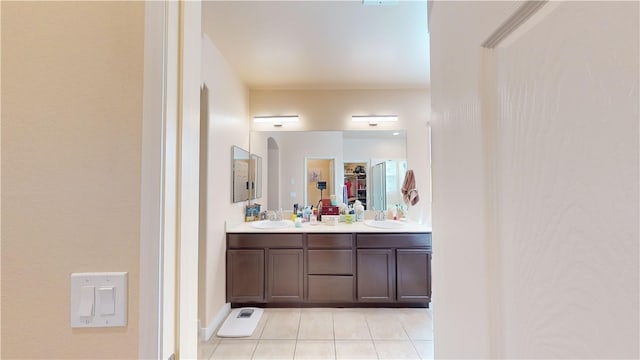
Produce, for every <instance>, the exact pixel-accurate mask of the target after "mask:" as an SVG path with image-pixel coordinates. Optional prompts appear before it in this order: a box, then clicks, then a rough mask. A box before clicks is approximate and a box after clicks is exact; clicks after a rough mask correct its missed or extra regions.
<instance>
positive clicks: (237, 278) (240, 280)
mask: <svg viewBox="0 0 640 360" xmlns="http://www.w3.org/2000/svg"><path fill="white" fill-rule="evenodd" d="M227 301H228V302H263V301H264V250H261V249H259V250H227Z"/></svg>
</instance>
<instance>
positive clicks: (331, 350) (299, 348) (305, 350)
mask: <svg viewBox="0 0 640 360" xmlns="http://www.w3.org/2000/svg"><path fill="white" fill-rule="evenodd" d="M335 358H336V349H335V344H334V343H333V340H298V342H297V344H296V353H295V356H294V359H295V360H299V359H317V360H325V359H335Z"/></svg>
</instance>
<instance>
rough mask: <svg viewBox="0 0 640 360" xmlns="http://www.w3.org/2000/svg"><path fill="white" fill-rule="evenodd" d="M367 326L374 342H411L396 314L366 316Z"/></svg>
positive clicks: (371, 314)
mask: <svg viewBox="0 0 640 360" xmlns="http://www.w3.org/2000/svg"><path fill="white" fill-rule="evenodd" d="M365 317H366V319H367V325H368V326H369V331H370V332H371V338H373V339H374V340H409V336H408V335H407V333H406V332H405V331H404V328H403V327H402V323H400V320H398V318H397V317H396V315H395V314H394V313H370V314H366V316H365Z"/></svg>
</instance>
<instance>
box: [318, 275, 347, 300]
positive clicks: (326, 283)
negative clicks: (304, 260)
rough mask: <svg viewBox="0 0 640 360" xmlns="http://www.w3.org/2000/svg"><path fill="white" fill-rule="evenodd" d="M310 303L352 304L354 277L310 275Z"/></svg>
mask: <svg viewBox="0 0 640 360" xmlns="http://www.w3.org/2000/svg"><path fill="white" fill-rule="evenodd" d="M308 283H309V295H308V299H307V300H308V301H322V302H352V301H353V299H354V290H353V276H326V275H309V276H308Z"/></svg>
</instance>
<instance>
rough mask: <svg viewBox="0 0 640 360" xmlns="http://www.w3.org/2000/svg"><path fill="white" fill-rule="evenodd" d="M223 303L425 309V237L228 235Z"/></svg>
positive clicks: (428, 283) (428, 250)
mask: <svg viewBox="0 0 640 360" xmlns="http://www.w3.org/2000/svg"><path fill="white" fill-rule="evenodd" d="M227 301H228V302H230V303H232V305H233V304H251V303H255V304H282V303H284V304H291V305H293V304H296V305H293V306H304V305H303V304H306V306H316V305H322V304H326V305H339V306H357V304H358V303H367V304H368V306H374V305H375V304H380V305H383V306H420V307H423V306H428V304H429V302H430V301H431V233H230V234H227ZM291 305H287V306H291Z"/></svg>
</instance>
